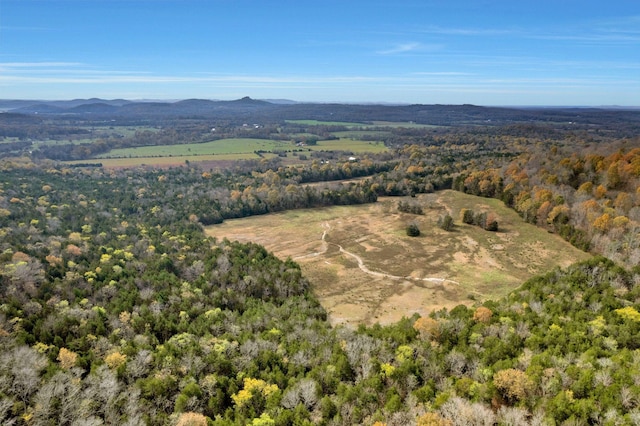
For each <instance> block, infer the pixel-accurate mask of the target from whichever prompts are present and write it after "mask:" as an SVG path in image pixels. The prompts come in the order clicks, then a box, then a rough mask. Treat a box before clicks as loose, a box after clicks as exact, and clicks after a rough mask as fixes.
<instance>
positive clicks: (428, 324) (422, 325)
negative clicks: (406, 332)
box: [413, 317, 440, 340]
mask: <svg viewBox="0 0 640 426" xmlns="http://www.w3.org/2000/svg"><path fill="white" fill-rule="evenodd" d="M413 328H414V329H415V330H417V331H418V332H419V333H420V337H422V338H423V339H433V340H436V339H438V338H439V337H440V323H438V321H437V320H435V319H433V318H430V317H421V318H418V319H417V320H416V322H414V323H413Z"/></svg>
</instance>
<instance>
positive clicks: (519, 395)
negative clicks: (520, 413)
mask: <svg viewBox="0 0 640 426" xmlns="http://www.w3.org/2000/svg"><path fill="white" fill-rule="evenodd" d="M493 384H494V385H495V387H496V388H497V389H498V390H499V391H500V393H501V394H502V396H503V397H504V398H505V399H506V400H507V401H509V402H511V403H514V402H516V401H520V400H522V399H524V398H525V397H526V396H527V394H528V393H529V392H530V391H531V389H532V387H533V382H532V381H531V379H529V377H528V376H527V374H526V373H525V372H524V371H520V370H516V369H515V368H508V369H506V370H500V371H498V372H497V373H496V374H494V375H493Z"/></svg>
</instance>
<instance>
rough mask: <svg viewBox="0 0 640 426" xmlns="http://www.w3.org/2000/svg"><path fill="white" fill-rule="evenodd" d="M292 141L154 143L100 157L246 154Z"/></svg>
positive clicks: (280, 147)
mask: <svg viewBox="0 0 640 426" xmlns="http://www.w3.org/2000/svg"><path fill="white" fill-rule="evenodd" d="M291 148H292V145H291V143H290V142H280V141H272V140H266V139H240V138H238V139H220V140H216V141H211V142H204V143H190V144H178V145H154V146H142V147H137V148H123V149H114V150H112V151H110V152H108V153H105V154H102V155H101V156H100V157H99V158H114V157H171V156H173V157H176V156H195V155H220V154H246V153H251V154H253V152H255V151H267V152H270V151H274V150H278V149H280V150H286V149H291Z"/></svg>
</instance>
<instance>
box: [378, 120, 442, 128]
mask: <svg viewBox="0 0 640 426" xmlns="http://www.w3.org/2000/svg"><path fill="white" fill-rule="evenodd" d="M373 125H374V126H379V127H406V128H429V127H432V128H437V127H445V126H436V125H433V124H418V123H413V122H399V121H374V122H373Z"/></svg>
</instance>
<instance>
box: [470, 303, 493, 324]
mask: <svg viewBox="0 0 640 426" xmlns="http://www.w3.org/2000/svg"><path fill="white" fill-rule="evenodd" d="M492 316H493V311H492V310H491V309H489V308H486V307H484V306H479V307H478V308H477V309H476V310H475V312H474V313H473V320H474V321H476V322H481V323H484V324H488V323H489V322H490V321H491V317H492Z"/></svg>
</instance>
